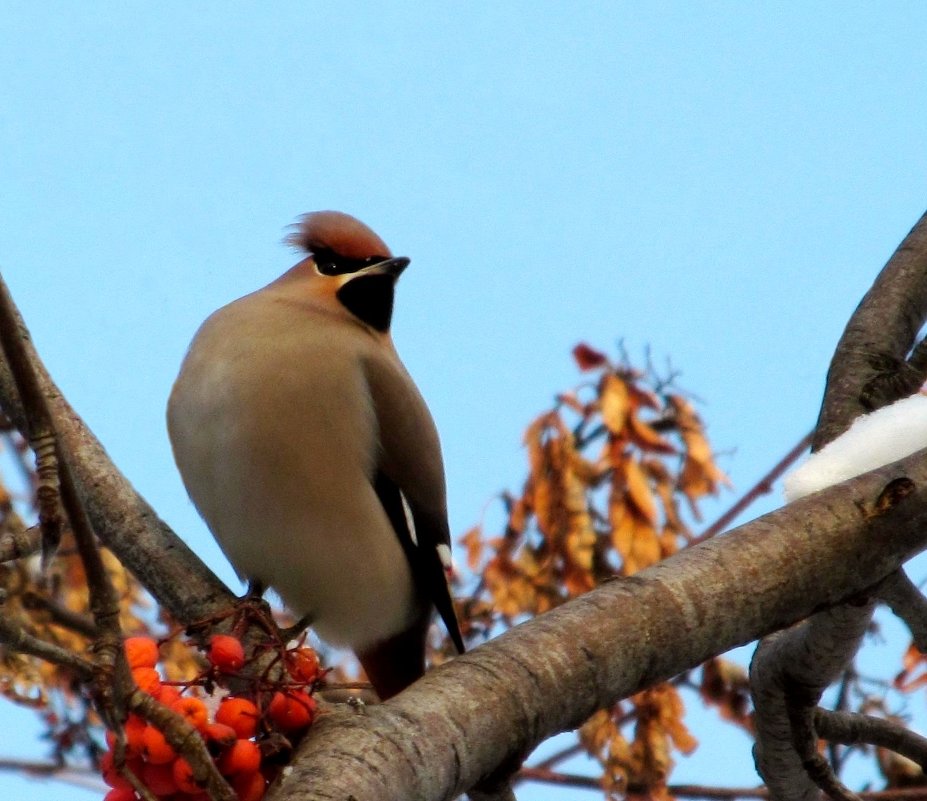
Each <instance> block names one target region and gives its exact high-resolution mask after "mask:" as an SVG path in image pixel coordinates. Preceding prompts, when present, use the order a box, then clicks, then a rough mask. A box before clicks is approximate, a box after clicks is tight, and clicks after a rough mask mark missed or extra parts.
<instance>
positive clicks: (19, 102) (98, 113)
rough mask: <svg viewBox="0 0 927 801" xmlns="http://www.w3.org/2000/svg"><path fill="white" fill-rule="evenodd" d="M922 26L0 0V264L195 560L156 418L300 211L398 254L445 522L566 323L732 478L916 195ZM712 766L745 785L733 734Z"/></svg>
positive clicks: (558, 9) (462, 501)
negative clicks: (211, 323) (612, 357)
mask: <svg viewBox="0 0 927 801" xmlns="http://www.w3.org/2000/svg"><path fill="white" fill-rule="evenodd" d="M925 29H927V7H925V6H924V5H923V4H918V3H900V2H898V3H891V4H878V5H873V4H865V3H839V4H838V3H797V2H796V3H776V4H772V3H770V4H760V3H749V4H748V3H733V2H730V3H722V2H711V3H700V4H693V3H683V2H679V3H659V4H640V5H638V4H630V3H616V2H599V3H595V2H588V3H572V4H566V3H562V4H561V3H551V2H530V3H529V2H523V3H516V2H506V3H494V4H489V3H470V4H466V5H464V4H458V5H449V4H438V3H433V4H426V3H418V4H415V3H376V2H366V3H365V2H362V3H356V4H352V5H348V4H332V3H324V4H323V3H275V4H259V3H244V2H242V3H238V2H232V3H209V2H198V3H177V2H162V3H159V4H156V5H142V4H137V3H129V4H126V3H115V2H97V3H94V4H92V5H90V4H83V3H76V2H71V3H64V2H61V3H49V4H45V5H40V4H35V3H25V2H17V1H16V0H5V1H4V2H2V3H0V74H2V75H3V76H4V78H3V80H2V83H0V187H2V189H0V209H2V214H3V225H2V226H0V270H2V273H3V276H4V278H5V279H6V280H7V282H8V283H9V285H10V287H11V289H12V292H13V295H14V297H15V299H16V300H17V302H18V303H19V305H20V307H21V309H22V311H23V313H24V315H25V317H26V320H27V323H28V324H29V326H30V327H31V330H32V333H33V335H34V338H35V340H36V343H37V345H38V347H39V349H40V351H41V353H42V354H43V356H44V358H45V360H46V362H47V364H48V366H49V368H50V369H51V370H52V373H53V375H54V376H55V377H56V378H57V380H58V381H59V383H60V385H61V386H62V388H63V389H64V391H65V393H66V394H67V396H68V397H69V398H70V400H71V401H72V403H73V404H74V406H75V407H76V408H77V410H78V411H79V412H80V413H81V414H82V415H83V416H84V418H85V419H86V420H87V421H88V423H89V424H90V425H91V426H92V427H93V429H94V430H95V431H96V433H97V434H98V436H99V437H100V438H101V440H102V441H103V443H104V444H105V446H106V447H107V449H108V451H109V452H110V454H111V456H112V457H113V458H114V459H115V460H116V462H117V463H118V464H119V465H120V467H121V468H122V469H123V470H124V472H125V473H126V474H127V475H128V476H129V477H130V478H131V480H132V481H133V482H134V483H135V485H136V486H137V487H138V489H139V490H140V491H141V492H142V493H143V494H144V495H145V496H146V497H147V498H148V500H149V501H151V502H152V503H153V504H154V506H155V507H156V509H158V511H159V512H160V513H161V515H162V516H163V517H165V518H166V519H167V520H168V522H170V523H171V524H172V525H173V526H174V527H175V528H176V529H177V531H178V532H180V533H181V534H182V535H183V536H184V537H185V538H186V539H187V540H188V541H189V542H190V543H191V545H193V546H194V548H195V549H196V550H197V551H198V552H199V553H201V554H202V556H203V557H204V558H205V559H206V560H207V561H208V562H209V563H210V564H211V565H213V566H214V567H215V568H216V569H217V570H219V571H220V573H221V575H222V576H223V577H225V578H226V579H227V580H229V581H231V580H232V573H231V571H230V569H229V568H228V567H227V566H225V564H224V562H223V560H222V558H221V555H220V554H219V552H218V550H217V548H216V547H215V546H214V545H213V544H212V541H211V539H210V538H209V536H208V534H207V533H206V532H205V529H204V527H203V525H202V524H201V523H200V522H199V520H198V518H197V516H196V514H195V512H194V510H193V509H192V507H191V506H190V505H189V503H188V502H187V500H186V497H185V494H184V492H183V489H182V487H181V484H180V481H179V479H178V477H177V475H176V473H175V471H174V468H173V464H172V460H171V456H170V451H169V447H168V444H167V438H166V434H165V431H164V422H163V408H164V403H165V400H166V397H167V393H168V391H169V388H170V385H171V382H172V381H173V378H174V375H175V373H176V369H177V367H178V365H179V362H180V359H181V358H182V355H183V353H184V350H185V348H186V346H187V343H188V342H189V340H190V337H191V336H192V334H193V332H194V330H195V328H196V326H197V325H198V324H199V323H200V322H201V321H202V319H203V318H204V317H205V316H206V315H207V314H208V313H209V312H210V311H212V310H213V309H214V308H216V307H218V306H219V305H221V304H223V303H225V302H228V301H229V300H231V299H233V298H235V297H238V296H239V295H241V294H244V293H246V292H248V291H250V290H252V289H254V288H257V287H259V286H261V285H263V284H264V283H266V282H267V281H269V280H271V279H272V278H274V277H275V276H276V275H278V274H279V273H280V272H282V271H283V270H284V269H286V268H287V267H288V266H289V265H290V264H291V263H293V262H294V261H295V256H294V255H293V254H292V253H291V252H289V251H288V250H287V248H285V247H283V246H282V245H281V244H280V239H281V237H282V236H283V235H284V233H285V227H286V226H287V225H288V224H289V223H291V222H292V221H293V220H294V219H295V218H296V216H297V215H299V214H300V213H303V212H306V211H311V210H315V209H325V208H333V209H341V210H344V211H348V212H350V213H352V214H355V215H356V216H358V217H360V218H361V219H362V220H364V221H365V222H367V223H368V224H370V225H371V226H372V227H373V228H374V229H375V230H376V231H377V232H378V233H379V234H380V235H381V236H382V237H383V238H384V239H385V240H386V242H387V243H388V244H389V245H390V246H391V248H392V249H393V251H394V252H395V253H399V254H403V255H408V256H410V257H411V258H412V266H411V267H410V269H409V270H408V271H407V272H406V273H405V275H404V276H403V279H402V282H401V285H400V289H399V295H398V299H397V309H396V315H395V323H394V335H395V339H396V342H397V347H398V349H399V351H400V353H401V354H402V355H403V357H404V359H405V361H406V363H407V365H408V367H409V369H410V371H411V372H412V374H413V375H414V376H415V377H416V379H417V381H418V383H419V385H420V387H421V389H422V391H423V393H424V395H425V396H426V398H427V399H428V401H429V403H430V405H431V408H432V411H433V413H434V415H435V418H436V420H437V422H438V426H439V429H440V431H441V434H442V439H443V443H444V449H445V460H446V463H447V473H448V482H449V492H450V514H451V525H452V529H453V531H454V532H456V533H462V532H463V531H464V530H465V529H466V528H468V527H469V526H470V525H472V524H473V523H474V522H475V521H476V520H477V519H478V518H479V516H480V514H481V510H482V509H483V507H484V505H485V504H486V502H487V500H488V499H490V498H491V496H492V495H493V494H494V493H496V492H497V491H499V490H500V489H503V488H506V487H513V488H514V487H518V486H519V485H520V482H521V479H522V473H523V462H524V454H523V452H522V449H521V443H520V437H521V431H522V429H523V428H524V426H525V425H526V424H527V422H528V421H529V419H530V418H531V417H532V416H533V415H534V414H536V413H537V412H539V411H540V410H542V409H543V408H544V407H545V406H546V405H547V404H548V403H549V402H550V400H551V398H552V396H553V394H554V393H555V392H556V391H558V390H561V389H564V388H567V387H570V386H572V385H573V384H574V383H576V382H577V381H578V380H579V377H578V375H577V374H576V372H575V369H574V367H573V364H572V360H571V359H570V356H569V351H570V349H571V347H572V346H573V345H574V344H575V343H576V342H577V341H579V340H586V341H588V342H589V343H590V344H592V345H594V346H596V347H599V348H604V349H609V350H612V352H613V349H614V345H615V343H616V342H617V341H618V340H620V339H623V341H624V343H625V347H626V348H627V349H628V351H629V352H630V353H631V355H632V356H641V357H642V356H643V352H644V348H645V347H646V346H648V345H649V346H650V348H651V350H652V353H653V356H654V359H655V361H656V362H657V363H658V364H661V363H663V362H664V361H665V360H666V359H670V360H671V361H672V364H673V366H674V367H675V368H677V369H679V370H681V372H682V377H681V379H680V381H679V383H680V384H681V386H683V387H685V388H686V389H688V390H690V391H691V392H693V393H695V394H696V395H697V396H698V397H699V398H701V399H703V404H702V405H701V407H700V411H701V413H702V415H703V417H704V418H705V420H706V422H707V423H708V426H709V433H710V436H711V438H712V441H713V443H714V445H715V447H716V449H717V450H718V451H720V452H721V456H720V458H719V461H720V464H721V466H722V467H723V468H724V469H725V470H727V471H728V473H729V474H730V475H731V477H732V479H733V481H734V483H735V485H736V486H737V488H738V489H740V490H744V489H746V488H747V487H749V486H750V485H751V484H752V482H753V481H755V480H756V479H757V478H758V477H759V476H760V475H761V474H762V472H764V471H765V469H767V468H768V467H769V466H770V465H771V464H772V463H773V462H775V461H776V460H777V459H778V458H779V457H780V456H781V455H782V454H783V453H784V452H785V451H786V450H787V449H788V448H790V447H791V446H792V444H794V442H795V441H797V440H798V439H799V438H800V437H801V436H802V435H803V434H804V433H805V432H806V431H807V430H808V429H809V428H810V427H811V425H812V424H813V423H814V420H815V417H816V414H817V407H818V403H819V400H820V394H821V389H822V387H823V381H824V374H825V371H826V368H827V364H828V361H829V358H830V355H831V352H832V349H833V347H834V344H835V343H836V341H837V338H838V337H839V335H840V333H841V331H842V328H843V325H844V324H845V322H846V319H847V317H848V315H849V314H850V313H851V312H852V310H853V308H854V307H855V305H856V303H857V302H858V301H859V299H860V297H861V295H862V293H863V292H864V291H865V290H866V289H867V288H868V286H869V285H870V283H871V281H872V279H873V277H874V276H875V274H876V272H877V270H878V269H879V267H880V266H881V265H882V264H883V263H884V261H885V259H886V258H887V257H888V256H889V255H890V253H891V252H892V250H893V249H894V247H895V246H896V245H897V244H898V242H899V241H900V240H901V238H902V237H903V236H904V235H905V233H907V231H908V230H909V228H910V227H911V225H912V224H913V223H914V222H915V221H916V219H917V218H918V217H919V216H920V214H921V213H922V212H923V211H924V209H925V207H927V202H925V198H927V193H925V191H924V190H925V185H927V180H925V179H927V149H925V148H924V142H925V141H927V114H925V103H927V83H925V81H924V78H923V76H924V74H925V67H927V63H925V61H927V56H925V55H924V49H923V31H924V30H925ZM733 497H734V496H733V495H732V496H730V498H728V499H725V500H730V499H732V498H733ZM779 502H780V501H779V498H778V496H776V497H774V498H769V499H767V500H766V501H764V503H763V504H761V505H758V506H757V507H754V509H753V510H752V511H751V513H750V516H753V515H754V514H757V513H759V512H760V511H762V510H765V509H769V508H773V507H774V506H775V505H778V503H779ZM709 516H710V513H709ZM5 720H6V721H7V722H4V721H5ZM30 720H31V719H30V718H29V717H28V716H23V715H22V714H19V713H17V714H13V713H7V712H6V711H5V710H4V709H2V708H0V727H2V728H3V729H5V730H10V729H11V728H12V727H17V730H18V731H20V732H22V733H23V734H22V736H21V737H19V738H17V742H16V743H9V740H10V738H8V737H6V736H4V737H2V738H0V742H3V743H4V745H3V746H2V747H0V756H4V755H8V754H33V755H35V754H40V753H41V746H40V745H36V744H34V743H32V742H31V741H30V738H29V736H28V732H29V731H30ZM724 759H725V764H732V763H736V764H741V763H742V764H743V767H744V770H743V772H742V773H738V772H736V771H733V770H732V771H730V772H728V771H727V770H726V771H725V775H724V776H723V777H721V779H720V780H723V781H725V782H728V781H730V782H732V783H736V782H738V781H740V782H744V783H750V782H751V781H755V778H753V777H752V774H751V771H750V767H749V756H748V753H747V752H746V749H745V748H744V746H743V743H742V742H740V741H736V743H735V744H734V745H732V746H730V748H729V749H728V750H727V751H725V752H724ZM691 762H693V764H694V762H695V760H691ZM715 764H717V763H715ZM685 777H686V778H687V779H689V778H692V779H699V780H702V781H715V780H719V779H718V777H717V776H714V777H713V776H711V775H710V773H706V772H701V773H699V772H698V770H696V769H695V767H693V768H692V769H691V770H690V769H689V768H688V767H687V768H686V774H685ZM679 778H680V779H682V778H683V774H682V773H680V774H679ZM4 792H6V793H8V794H9V795H10V796H11V797H18V796H22V795H23V794H24V793H26V792H28V793H30V797H32V798H34V799H36V801H44V800H45V799H62V798H71V797H73V798H74V799H84V798H93V797H95V796H94V795H92V794H87V793H86V792H78V791H74V792H73V793H71V792H70V791H63V790H62V788H60V787H59V786H56V785H51V784H34V783H28V784H24V783H23V780H21V779H19V778H17V777H14V776H9V775H3V774H0V794H4ZM532 797H544V794H543V793H540V794H535V795H534V796H532Z"/></svg>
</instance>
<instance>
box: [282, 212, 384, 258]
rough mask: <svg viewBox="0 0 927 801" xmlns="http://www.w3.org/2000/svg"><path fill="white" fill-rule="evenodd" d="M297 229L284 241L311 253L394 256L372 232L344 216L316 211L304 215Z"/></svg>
mask: <svg viewBox="0 0 927 801" xmlns="http://www.w3.org/2000/svg"><path fill="white" fill-rule="evenodd" d="M294 227H295V229H296V230H295V231H293V232H292V233H291V234H289V235H288V236H287V237H286V239H285V240H284V241H285V242H286V243H287V244H288V245H292V246H293V247H296V248H299V249H300V250H305V251H306V252H307V253H318V252H319V251H322V250H330V251H333V252H335V253H337V254H338V255H340V256H347V257H348V258H351V259H366V258H368V257H369V256H384V257H389V256H392V255H393V254H392V253H391V252H390V249H389V248H388V247H387V246H386V243H385V242H384V241H383V240H382V239H380V237H378V236H377V235H376V234H375V233H374V232H373V231H372V230H371V229H370V228H368V227H367V226H366V225H364V223H362V222H361V221H360V220H358V219H357V218H356V217H352V216H351V215H350V214H345V213H344V212H340V211H313V212H311V213H309V214H304V215H303V216H302V217H301V218H300V221H299V223H297V224H296V225H295V226H294Z"/></svg>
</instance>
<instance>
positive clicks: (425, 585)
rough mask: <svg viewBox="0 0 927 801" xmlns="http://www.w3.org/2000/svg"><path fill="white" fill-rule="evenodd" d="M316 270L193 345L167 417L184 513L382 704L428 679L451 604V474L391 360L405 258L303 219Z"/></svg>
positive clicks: (275, 289) (348, 230)
mask: <svg viewBox="0 0 927 801" xmlns="http://www.w3.org/2000/svg"><path fill="white" fill-rule="evenodd" d="M288 241H289V242H290V243H291V244H293V245H296V246H297V247H299V248H301V249H303V250H305V251H306V252H307V253H308V254H309V255H308V256H307V257H306V258H304V259H303V260H302V261H300V262H299V263H298V264H297V265H296V266H294V267H292V268H291V269H290V270H289V271H288V272H286V273H284V274H283V275H282V276H281V277H280V278H278V279H277V280H275V281H273V282H272V283H270V284H269V285H267V286H265V287H264V288H263V289H259V290H257V291H256V292H253V293H252V294H250V295H246V296H245V297H243V298H240V299H239V300H236V301H234V302H233V303H230V304H229V305H228V306H225V307H223V308H221V309H219V310H218V311H217V312H215V313H214V314H213V315H212V316H210V317H209V319H207V320H206V322H205V323H204V324H203V326H202V327H201V328H200V330H199V331H198V332H197V334H196V336H195V337H194V339H193V343H192V344H191V346H190V350H189V352H188V353H187V356H186V358H185V360H184V362H183V365H182V366H181V369H180V375H179V376H178V378H177V381H176V383H175V384H174V388H173V391H172V392H171V396H170V401H169V403H168V410H167V420H168V431H169V434H170V439H171V445H172V447H173V450H174V458H175V460H176V462H177V466H178V468H179V469H180V474H181V476H182V478H183V481H184V484H185V485H186V488H187V492H188V493H189V494H190V498H191V499H192V500H193V503H194V504H195V505H196V508H197V509H198V510H199V512H200V514H201V515H202V516H203V518H204V519H205V521H206V524H207V525H208V526H209V528H210V530H211V531H212V533H213V535H214V536H215V538H216V540H217V541H218V543H219V545H220V546H221V547H222V550H223V551H224V552H225V554H226V556H227V557H228V559H229V561H230V562H231V563H232V565H233V566H234V567H235V569H236V571H237V572H238V574H239V576H241V577H242V578H246V579H248V580H249V581H250V582H252V583H254V584H255V585H257V586H260V587H273V588H274V589H275V590H276V591H277V592H278V593H279V594H280V596H281V598H282V599H283V601H284V602H285V603H286V604H287V606H288V607H289V608H290V609H292V610H293V611H294V612H296V613H297V614H299V615H301V616H305V617H306V618H307V619H309V620H310V621H311V624H312V626H313V628H314V629H315V630H316V632H317V633H318V634H319V636H320V637H322V638H323V639H324V640H326V641H327V642H329V643H331V644H333V645H343V646H348V647H350V648H351V649H353V650H354V651H355V653H356V654H357V655H358V658H359V659H360V661H361V664H362V665H363V666H364V669H365V670H366V672H367V675H368V676H369V677H370V680H371V682H372V683H373V685H374V688H375V689H376V691H377V693H378V694H379V695H380V697H381V698H384V699H385V698H388V697H390V696H392V695H395V694H396V693H397V692H399V691H400V690H402V689H403V688H405V687H406V686H407V685H408V684H410V683H412V682H413V681H415V679H417V678H419V677H420V676H421V675H422V673H423V672H424V669H425V665H424V659H425V637H426V632H427V628H428V624H429V621H430V617H431V611H432V608H433V607H437V609H438V612H439V613H440V614H441V617H442V618H443V619H444V624H445V625H446V626H447V630H448V632H449V633H450V635H451V638H452V640H453V642H454V645H455V646H456V648H457V650H458V652H462V651H463V641H462V639H461V636H460V629H459V627H458V623H457V618H456V616H455V613H454V608H453V604H452V602H451V596H450V592H449V589H448V583H447V575H446V572H445V571H446V569H447V568H448V567H449V564H450V534H449V531H448V523H447V509H446V501H445V484H444V468H443V465H442V461H441V448H440V445H439V442H438V434H437V431H436V429H435V425H434V422H433V420H432V418H431V414H430V413H429V411H428V407H427V406H426V405H425V402H424V400H422V397H421V395H420V394H419V391H418V389H417V388H416V386H415V384H414V383H413V381H412V378H411V377H410V376H409V374H408V373H407V372H406V369H405V367H403V365H402V362H401V361H400V360H399V356H398V355H397V353H396V350H395V348H394V347H393V342H392V338H391V337H390V321H391V318H392V310H393V295H394V290H395V286H396V279H397V278H398V277H399V275H400V273H401V272H402V271H403V270H404V269H405V268H406V266H407V265H408V263H409V260H408V259H406V258H394V257H393V256H392V254H391V253H390V250H389V248H388V247H387V246H386V245H385V244H384V243H383V240H381V239H380V238H379V237H378V236H377V235H376V234H375V233H374V232H373V231H371V230H370V229H369V228H368V227H367V226H366V225H364V224H363V223H361V222H360V221H359V220H356V219H355V218H353V217H350V216H348V215H347V214H342V213H339V212H334V211H320V212H315V213H313V214H308V215H306V216H305V217H303V218H302V222H301V224H300V225H299V227H298V230H297V231H296V233H294V234H293V235H292V236H290V237H289V238H288Z"/></svg>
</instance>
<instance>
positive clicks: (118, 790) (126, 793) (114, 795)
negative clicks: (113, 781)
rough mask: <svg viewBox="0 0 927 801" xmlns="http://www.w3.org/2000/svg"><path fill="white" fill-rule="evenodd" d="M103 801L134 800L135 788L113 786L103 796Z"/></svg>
mask: <svg viewBox="0 0 927 801" xmlns="http://www.w3.org/2000/svg"><path fill="white" fill-rule="evenodd" d="M103 801H136V796H135V790H133V789H132V788H131V787H114V788H113V789H112V790H110V791H109V792H108V793H107V794H106V795H104V796H103Z"/></svg>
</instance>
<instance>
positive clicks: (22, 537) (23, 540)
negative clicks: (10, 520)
mask: <svg viewBox="0 0 927 801" xmlns="http://www.w3.org/2000/svg"><path fill="white" fill-rule="evenodd" d="M41 547H42V529H41V528H40V527H39V526H30V527H29V528H23V529H20V528H15V529H13V530H12V531H10V530H7V531H6V533H5V534H3V536H2V537H0V562H10V561H12V560H14V559H22V558H23V557H26V556H32V554H34V553H38V552H39V550H40V549H41Z"/></svg>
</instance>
